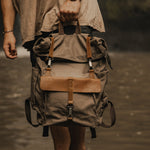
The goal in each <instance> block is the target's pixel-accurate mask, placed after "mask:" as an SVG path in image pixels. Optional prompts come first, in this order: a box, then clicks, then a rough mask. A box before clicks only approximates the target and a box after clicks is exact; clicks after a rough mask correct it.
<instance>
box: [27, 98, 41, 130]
mask: <svg viewBox="0 0 150 150" xmlns="http://www.w3.org/2000/svg"><path fill="white" fill-rule="evenodd" d="M25 114H26V118H27V121H28V122H29V123H30V124H31V125H32V126H33V127H38V126H39V125H40V124H33V123H32V119H31V106H30V98H28V99H26V100H25Z"/></svg>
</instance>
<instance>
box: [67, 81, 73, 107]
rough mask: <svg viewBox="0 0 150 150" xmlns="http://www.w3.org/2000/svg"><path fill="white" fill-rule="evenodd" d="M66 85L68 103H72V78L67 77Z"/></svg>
mask: <svg viewBox="0 0 150 150" xmlns="http://www.w3.org/2000/svg"><path fill="white" fill-rule="evenodd" d="M68 81H69V84H68V85H69V86H68V104H73V82H74V80H73V79H69V80H68Z"/></svg>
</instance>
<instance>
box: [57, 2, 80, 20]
mask: <svg viewBox="0 0 150 150" xmlns="http://www.w3.org/2000/svg"><path fill="white" fill-rule="evenodd" d="M80 6H81V2H80V0H74V1H71V0H66V2H65V3H64V4H63V5H62V6H61V8H60V14H59V17H60V19H61V21H62V22H71V21H74V20H77V19H78V14H79V11H80Z"/></svg>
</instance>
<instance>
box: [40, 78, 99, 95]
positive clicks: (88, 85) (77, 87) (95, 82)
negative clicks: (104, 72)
mask: <svg viewBox="0 0 150 150" xmlns="http://www.w3.org/2000/svg"><path fill="white" fill-rule="evenodd" d="M70 79H72V80H73V92H77V93H99V92H101V82H100V80H99V79H90V78H62V77H51V76H41V81H40V88H41V89H42V90H44V91H62V92H69V89H68V87H69V86H68V85H69V80H70Z"/></svg>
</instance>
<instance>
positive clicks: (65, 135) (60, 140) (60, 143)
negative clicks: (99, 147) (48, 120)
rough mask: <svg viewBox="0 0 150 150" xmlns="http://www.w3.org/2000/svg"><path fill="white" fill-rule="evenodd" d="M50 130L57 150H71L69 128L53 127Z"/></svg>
mask: <svg viewBox="0 0 150 150" xmlns="http://www.w3.org/2000/svg"><path fill="white" fill-rule="evenodd" d="M50 128H51V133H52V137H53V141H54V148H55V150H69V148H70V143H71V138H70V132H69V128H68V127H62V126H51V127H50ZM76 150H77V149H76Z"/></svg>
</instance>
